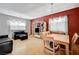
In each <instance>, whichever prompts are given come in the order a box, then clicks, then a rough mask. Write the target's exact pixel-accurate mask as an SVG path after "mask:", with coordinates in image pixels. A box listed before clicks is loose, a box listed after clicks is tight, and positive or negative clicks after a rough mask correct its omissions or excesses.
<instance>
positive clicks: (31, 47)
mask: <svg viewBox="0 0 79 59" xmlns="http://www.w3.org/2000/svg"><path fill="white" fill-rule="evenodd" d="M43 49H44V46H43V40H41V39H37V38H34V37H29V39H28V40H19V39H17V40H14V41H13V51H12V53H11V54H12V55H43V54H44V52H43Z"/></svg>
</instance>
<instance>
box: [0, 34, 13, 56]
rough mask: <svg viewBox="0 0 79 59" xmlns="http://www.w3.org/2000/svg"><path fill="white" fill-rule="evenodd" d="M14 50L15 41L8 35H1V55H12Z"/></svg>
mask: <svg viewBox="0 0 79 59" xmlns="http://www.w3.org/2000/svg"><path fill="white" fill-rule="evenodd" d="M12 50H13V41H12V40H10V39H9V38H8V35H0V55H5V54H8V53H11V52H12Z"/></svg>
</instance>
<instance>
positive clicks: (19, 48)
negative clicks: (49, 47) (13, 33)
mask: <svg viewBox="0 0 79 59" xmlns="http://www.w3.org/2000/svg"><path fill="white" fill-rule="evenodd" d="M73 47H74V48H75V49H74V55H79V45H76V46H73ZM64 54H65V53H63V51H60V55H64ZM9 55H46V54H45V53H44V44H43V40H42V39H39V38H35V37H32V36H30V37H29V38H28V39H26V40H20V39H17V40H13V51H12V53H10V54H9Z"/></svg>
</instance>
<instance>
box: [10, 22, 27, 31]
mask: <svg viewBox="0 0 79 59" xmlns="http://www.w3.org/2000/svg"><path fill="white" fill-rule="evenodd" d="M8 23H9V26H10V30H25V29H26V22H25V21H20V20H18V21H16V20H11V21H10V20H9V21H8Z"/></svg>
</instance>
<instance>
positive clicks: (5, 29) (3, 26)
mask: <svg viewBox="0 0 79 59" xmlns="http://www.w3.org/2000/svg"><path fill="white" fill-rule="evenodd" d="M7 20H21V21H22V20H23V21H26V30H25V31H26V32H29V28H30V23H29V22H30V21H29V20H27V19H22V18H17V17H13V16H8V15H4V14H0V35H9V36H12V32H13V31H11V30H10V27H9V25H8V23H7Z"/></svg>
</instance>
